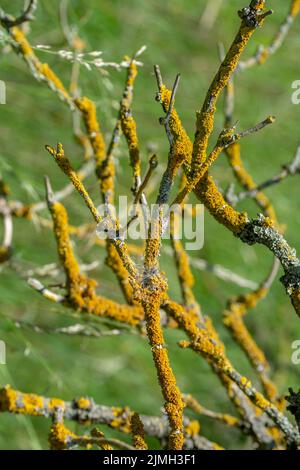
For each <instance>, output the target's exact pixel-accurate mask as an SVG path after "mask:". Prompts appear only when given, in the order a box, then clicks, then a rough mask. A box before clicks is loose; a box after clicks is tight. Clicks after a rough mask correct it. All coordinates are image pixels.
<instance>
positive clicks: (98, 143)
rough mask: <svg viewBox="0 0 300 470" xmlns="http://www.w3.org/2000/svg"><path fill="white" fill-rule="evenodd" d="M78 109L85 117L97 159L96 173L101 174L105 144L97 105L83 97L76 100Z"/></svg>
mask: <svg viewBox="0 0 300 470" xmlns="http://www.w3.org/2000/svg"><path fill="white" fill-rule="evenodd" d="M75 104H76V106H77V108H78V109H79V110H80V111H81V113H82V115H83V120H84V123H85V127H86V130H87V133H88V136H89V139H90V142H91V145H92V147H93V150H94V156H95V159H96V165H97V168H96V171H97V172H98V173H99V176H100V174H101V169H102V163H103V161H104V159H105V155H106V152H105V142H104V139H103V135H102V133H101V131H100V124H99V121H98V119H97V111H96V106H95V103H93V102H92V101H91V100H90V99H89V98H87V97H85V96H84V97H82V98H77V99H76V100H75Z"/></svg>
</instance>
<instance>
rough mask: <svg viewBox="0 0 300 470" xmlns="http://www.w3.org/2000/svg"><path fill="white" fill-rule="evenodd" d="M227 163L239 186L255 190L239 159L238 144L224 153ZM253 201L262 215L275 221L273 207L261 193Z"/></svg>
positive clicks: (239, 148)
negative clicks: (261, 211) (259, 208)
mask: <svg viewBox="0 0 300 470" xmlns="http://www.w3.org/2000/svg"><path fill="white" fill-rule="evenodd" d="M225 153H226V155H227V157H228V160H229V163H230V165H231V167H232V169H233V171H234V174H235V176H236V178H237V180H238V181H239V182H240V183H241V185H242V186H243V187H244V188H245V189H246V190H248V191H251V190H253V189H256V184H255V182H254V180H253V178H252V176H251V175H250V174H249V173H248V171H247V170H246V169H245V166H244V164H243V161H242V158H241V147H240V144H239V143H234V144H232V145H230V146H229V147H228V148H227V149H226V151H225ZM254 200H255V201H256V202H257V204H258V206H259V207H261V209H262V210H263V213H264V215H265V216H266V217H270V218H271V219H272V220H274V222H276V221H277V217H276V213H275V210H274V207H273V206H272V204H271V203H270V201H269V199H268V198H267V196H265V194H264V193H263V192H261V191H259V192H257V193H256V194H255V196H254Z"/></svg>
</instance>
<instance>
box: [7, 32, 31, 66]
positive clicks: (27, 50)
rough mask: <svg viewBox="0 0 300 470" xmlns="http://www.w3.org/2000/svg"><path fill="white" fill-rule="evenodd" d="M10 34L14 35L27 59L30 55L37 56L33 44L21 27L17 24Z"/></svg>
mask: <svg viewBox="0 0 300 470" xmlns="http://www.w3.org/2000/svg"><path fill="white" fill-rule="evenodd" d="M10 34H11V35H12V38H13V39H14V40H15V41H16V43H17V45H18V47H19V49H20V52H21V53H22V55H23V56H24V58H25V59H27V58H28V57H31V58H35V54H34V52H33V49H32V47H31V45H30V44H29V42H28V40H27V38H26V36H25V34H24V33H23V31H22V30H21V29H20V28H18V27H16V26H15V27H13V28H11V29H10Z"/></svg>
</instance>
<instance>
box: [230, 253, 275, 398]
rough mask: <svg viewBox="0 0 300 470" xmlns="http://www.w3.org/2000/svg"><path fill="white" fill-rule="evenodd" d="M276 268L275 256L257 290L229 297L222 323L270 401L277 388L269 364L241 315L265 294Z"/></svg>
mask: <svg viewBox="0 0 300 470" xmlns="http://www.w3.org/2000/svg"><path fill="white" fill-rule="evenodd" d="M278 268H279V261H278V260H277V258H275V259H274V263H273V265H272V269H271V271H270V274H269V275H268V278H267V279H266V280H265V281H264V282H263V283H262V284H261V286H260V287H259V288H258V289H257V290H255V291H253V292H251V293H250V294H245V295H240V296H238V297H234V298H232V299H230V300H229V301H228V303H227V307H226V310H225V311H224V320H223V321H224V324H225V325H226V326H227V328H228V329H229V330H230V332H231V334H232V336H233V338H234V340H235V341H236V342H237V343H238V344H239V345H240V347H241V348H242V349H243V350H244V352H245V354H246V355H247V357H248V358H249V360H250V362H251V364H252V366H253V367H254V369H255V370H256V371H257V374H258V376H259V378H260V380H261V383H262V385H263V388H264V391H265V394H266V396H267V398H268V399H269V400H270V401H272V402H274V401H275V399H276V397H277V390H276V387H275V385H274V383H273V382H272V381H271V380H270V378H269V376H268V372H269V368H270V366H269V364H268V361H267V359H266V356H265V354H264V352H263V351H262V349H261V348H260V347H259V346H258V345H257V344H256V342H255V341H254V339H253V338H252V336H251V334H250V332H249V330H248V329H247V327H246V325H245V323H244V320H243V317H244V316H245V315H246V313H247V310H249V309H251V308H254V307H255V306H256V304H257V303H258V301H259V300H261V299H263V298H264V297H265V296H266V295H267V293H268V290H269V288H270V286H271V284H272V282H273V280H274V277H275V275H276V273H277V271H278Z"/></svg>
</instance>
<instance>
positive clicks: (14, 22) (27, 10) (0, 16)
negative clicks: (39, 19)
mask: <svg viewBox="0 0 300 470" xmlns="http://www.w3.org/2000/svg"><path fill="white" fill-rule="evenodd" d="M37 4H38V2H37V0H29V2H28V5H27V7H24V9H23V12H22V13H21V14H20V16H18V17H17V18H14V17H13V16H11V15H8V14H7V13H5V12H4V11H3V10H2V8H0V22H1V23H2V24H3V25H4V26H5V27H6V28H8V29H9V28H12V27H14V26H19V25H21V24H22V23H25V22H27V21H32V20H34V16H33V14H34V12H35V10H36V8H37Z"/></svg>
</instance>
